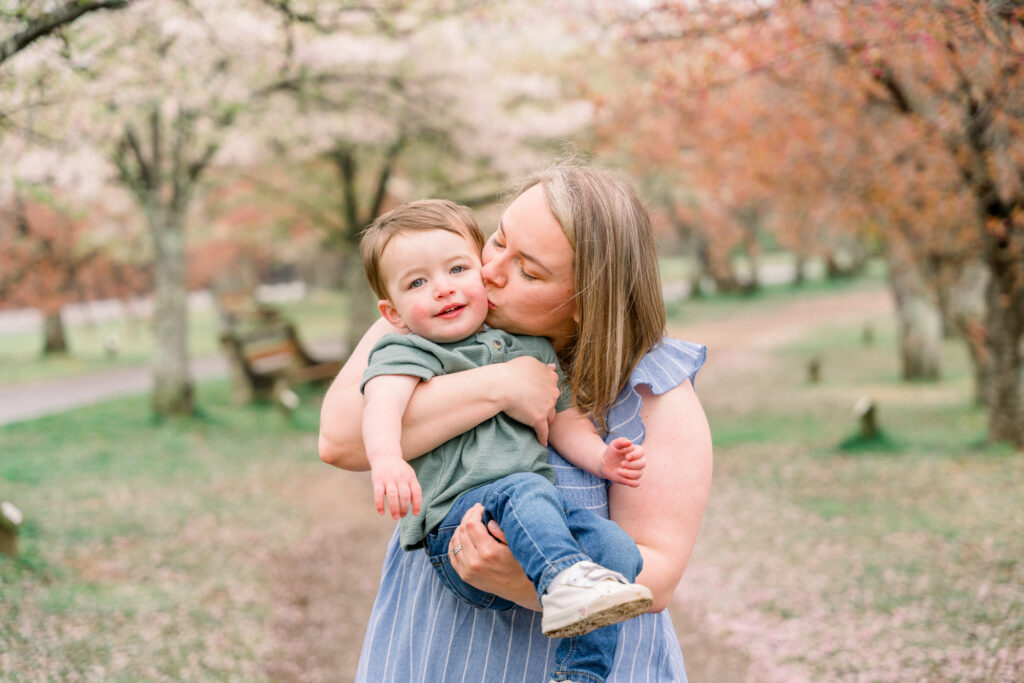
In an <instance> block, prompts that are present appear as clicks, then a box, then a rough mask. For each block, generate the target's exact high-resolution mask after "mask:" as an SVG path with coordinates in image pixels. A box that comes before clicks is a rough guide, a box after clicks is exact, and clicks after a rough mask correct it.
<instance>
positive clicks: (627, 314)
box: [517, 163, 665, 432]
mask: <svg viewBox="0 0 1024 683" xmlns="http://www.w3.org/2000/svg"><path fill="white" fill-rule="evenodd" d="M534 185H540V186H542V187H543V189H544V196H545V198H546V199H547V203H548V207H549V208H550V209H551V213H552V214H554V216H555V219H556V220H557V221H558V223H559V225H561V226H562V230H563V232H565V236H566V237H567V238H568V239H569V244H571V245H572V247H573V249H574V250H575V255H574V257H573V271H574V282H575V286H576V295H575V296H576V298H575V303H576V313H577V315H578V317H579V322H578V324H577V327H576V335H575V338H574V339H573V341H572V343H570V344H569V345H568V346H567V347H566V348H565V349H563V350H562V351H560V354H559V355H560V360H561V361H562V365H563V369H564V370H565V373H566V375H567V376H568V377H569V381H570V386H571V388H572V396H573V400H574V402H575V403H576V405H577V407H578V408H579V409H580V411H581V412H582V413H583V414H585V415H587V416H588V417H590V418H591V419H593V420H594V421H595V422H596V423H597V424H598V427H599V428H600V429H601V431H603V432H607V431H608V428H607V423H606V421H605V417H606V414H607V412H608V409H609V408H611V406H612V404H613V403H614V402H615V398H616V397H617V396H618V394H619V392H620V391H622V388H623V387H624V386H625V385H626V381H627V379H628V378H629V375H630V373H631V372H632V371H633V369H634V368H635V367H636V365H637V363H639V362H640V359H641V358H642V357H643V356H644V354H646V353H647V352H648V351H649V350H650V349H651V348H652V347H653V346H654V345H655V344H657V343H658V342H659V341H660V340H661V338H662V337H663V336H664V334H665V305H664V302H663V300H662V295H661V278H660V276H659V274H658V254H657V248H656V246H655V241H654V235H653V232H652V230H651V219H650V214H649V213H648V212H647V208H646V207H645V206H644V204H643V202H642V201H640V198H639V197H638V196H637V194H636V192H635V191H634V190H633V188H632V186H631V185H630V184H629V182H628V181H626V180H625V179H624V178H622V177H621V176H619V175H617V174H615V173H613V172H611V171H607V170H603V169H598V168H595V167H592V166H582V165H579V164H575V163H560V164H557V165H555V166H551V167H549V168H546V169H544V170H541V171H539V172H537V173H535V174H533V175H531V176H529V177H527V178H526V179H525V180H524V181H523V183H522V184H521V185H520V186H519V187H518V190H517V196H518V195H519V194H522V193H523V192H525V191H526V190H528V189H530V188H531V187H533V186H534Z"/></svg>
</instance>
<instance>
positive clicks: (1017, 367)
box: [0, 0, 1024, 444]
mask: <svg viewBox="0 0 1024 683" xmlns="http://www.w3.org/2000/svg"><path fill="white" fill-rule="evenodd" d="M100 5H104V6H107V7H120V9H117V11H110V12H98V11H91V12H86V13H83V14H81V15H79V16H78V17H76V18H75V20H74V23H73V24H72V23H71V19H68V20H67V22H65V23H63V24H53V27H52V28H51V29H49V33H46V32H45V31H44V32H41V33H39V37H37V38H35V39H34V40H33V41H30V42H26V41H25V40H24V39H19V40H20V41H21V42H18V40H16V41H14V42H12V37H15V36H19V35H23V34H25V35H27V34H26V31H27V30H28V28H29V27H30V26H32V25H33V21H34V19H33V17H35V18H38V16H40V12H41V10H40V9H39V8H44V7H45V8H52V9H53V12H54V13H56V12H57V11H58V10H65V11H69V10H70V8H71V7H72V6H75V7H76V8H77V9H81V8H84V7H86V6H89V7H91V8H92V9H94V10H95V9H99V8H100ZM33 8H35V13H34V14H33V13H32V12H29V11H28V10H31V9H33ZM77 9H76V11H77ZM1022 12H1024V10H1022V9H1021V3H1017V2H1006V1H999V2H996V1H995V0H990V1H987V2H975V1H971V0H942V1H941V2H937V3H936V2H927V3H926V2H922V1H920V0H884V1H880V2H875V3H860V2H853V1H852V0H816V1H815V2H810V3H808V2H798V1H797V0H782V1H780V2H777V3H773V4H771V5H768V6H766V5H764V3H759V2H731V3H720V2H697V3H694V2H660V3H636V2H627V1H625V0H601V1H599V2H568V3H559V4H558V6H557V7H555V8H552V7H550V6H546V5H545V4H544V3H540V2H536V1H534V0H508V1H507V2H499V3H480V2H476V1H473V0H421V1H418V2H412V3H409V2H397V1H389V0H383V1H381V2H375V3H369V4H365V5H346V4H338V3H335V2H327V1H326V0H230V1H221V2H214V1H213V0H194V1H192V2H189V3H179V2H164V3H157V2H153V1H152V0H136V1H135V2H124V3H115V2H111V3H98V2H97V3H58V5H52V4H44V3H36V4H31V3H29V4H26V3H20V4H19V5H18V9H8V10H4V11H0V21H2V22H3V23H0V40H2V41H4V42H3V43H2V44H3V45H5V46H7V45H15V44H18V45H22V47H20V48H19V51H18V52H17V53H15V52H10V53H7V52H0V54H4V55H6V56H5V57H4V59H5V60H6V61H3V62H0V92H2V93H3V98H4V99H3V103H2V104H0V112H2V119H0V151H2V152H3V154H2V158H4V159H5V160H10V161H5V162H4V164H3V165H2V169H0V199H2V203H3V205H4V206H6V207H15V208H14V209H11V210H8V211H7V212H6V213H5V214H4V215H5V216H6V218H5V219H4V223H3V226H2V229H3V230H5V231H6V232H5V233H4V234H5V235H6V238H5V239H7V240H8V242H9V243H11V244H13V242H14V241H16V240H27V239H28V233H27V232H26V231H25V230H24V229H22V230H21V231H20V232H19V230H17V229H14V227H12V226H17V225H22V226H24V222H22V223H20V224H19V223H18V221H17V219H16V218H15V216H17V215H18V210H15V209H16V207H17V206H19V205H18V201H19V200H18V197H20V196H24V195H25V193H26V192H27V188H30V187H32V188H45V192H46V194H47V195H48V196H51V197H52V198H53V201H52V202H50V205H51V206H62V207H77V208H76V210H77V211H85V212H86V213H91V212H97V215H117V216H119V217H121V218H120V219H119V220H120V222H121V227H120V230H121V233H120V234H121V237H122V238H123V242H124V243H134V240H136V239H137V237H138V235H139V234H140V230H144V232H145V233H146V234H148V240H147V241H148V244H149V246H147V247H146V249H145V251H144V253H145V254H146V255H147V258H149V259H150V260H151V266H152V274H153V275H152V277H153V283H154V285H153V286H154V290H153V295H154V298H155V302H156V308H157V311H156V313H155V316H154V321H155V325H156V326H157V331H156V341H157V350H156V352H155V355H154V360H153V366H154V377H155V379H156V384H155V386H156V390H155V392H154V409H155V410H156V412H158V413H177V412H181V413H190V412H191V411H192V410H193V406H192V401H191V388H190V384H189V374H188V354H187V349H186V348H185V344H184V339H185V337H184V334H185V330H186V329H187V309H186V305H185V301H186V294H187V292H188V291H189V289H195V288H204V287H207V286H209V285H210V284H211V281H212V280H213V279H214V278H215V277H216V276H218V275H223V274H224V273H225V272H233V271H237V270H241V269H243V268H246V267H248V268H250V269H252V270H253V271H254V272H256V273H257V275H258V279H260V280H264V281H265V280H267V279H268V278H272V277H283V276H284V274H287V275H288V276H289V277H298V278H301V279H303V280H304V281H306V282H307V283H309V284H311V285H314V286H332V287H343V288H344V289H345V290H346V292H347V302H348V303H347V305H348V309H347V311H344V312H342V311H339V315H343V316H344V317H345V318H346V320H347V321H348V323H349V324H348V330H349V331H348V333H347V335H346V336H347V340H346V343H347V344H348V345H349V347H351V345H352V344H354V342H355V340H356V339H357V338H358V336H359V334H360V332H361V331H362V330H363V329H365V327H366V325H367V324H369V321H370V320H372V316H373V306H372V303H373V301H372V297H371V295H370V294H369V291H368V289H367V287H366V286H365V284H364V282H363V277H362V273H361V268H360V267H359V264H358V260H357V257H356V255H355V254H356V251H355V249H354V245H355V243H356V241H357V237H358V233H359V231H360V230H361V229H362V228H363V227H365V226H366V225H367V224H368V223H369V222H370V221H371V220H372V219H373V218H374V217H375V216H376V215H378V214H379V213H380V212H381V211H384V210H386V209H388V208H390V207H391V206H393V205H395V204H397V203H400V202H402V201H406V200H408V199H413V198H417V197H423V196H430V195H433V196H446V197H450V198H452V199H455V200H457V201H461V202H464V203H467V204H469V205H471V206H473V207H475V208H479V209H480V210H481V214H480V215H481V220H482V222H483V223H484V224H485V226H486V225H487V223H488V221H492V220H493V211H494V210H495V209H494V207H493V205H494V202H495V200H496V199H497V198H498V197H499V196H500V192H501V191H502V189H503V188H504V185H505V183H506V182H507V180H508V178H510V177H514V176H515V175H517V174H519V173H521V172H523V171H524V170H526V169H529V168H530V167H532V166H534V165H536V164H538V163H541V162H542V161H543V160H544V159H547V158H550V157H552V156H554V155H557V154H558V153H559V152H560V151H561V150H563V149H564V148H565V147H566V146H571V147H573V148H575V149H579V150H582V151H584V152H586V153H590V154H592V155H593V156H595V157H596V158H597V160H598V161H600V162H603V163H606V164H609V165H613V166H617V167H621V168H623V169H626V170H627V171H628V172H629V173H631V174H632V175H633V176H634V178H635V179H636V180H637V182H638V183H639V184H640V185H641V186H642V187H643V190H644V194H645V196H646V197H648V199H649V200H650V202H651V204H652V209H653V211H654V215H655V219H656V222H657V225H658V227H659V230H660V231H661V235H662V237H663V238H664V241H665V243H666V244H669V243H671V244H672V245H673V246H674V248H675V249H677V250H678V251H679V252H680V253H681V256H682V258H683V259H685V260H686V261H687V262H688V263H689V267H688V269H687V274H686V277H687V279H688V282H687V285H686V288H687V289H688V290H690V291H692V292H694V293H696V294H699V293H701V292H703V291H719V292H747V293H753V292H756V291H757V290H758V288H759V287H760V286H761V279H760V278H761V277H762V275H763V273H764V270H765V269H764V268H763V267H761V260H762V259H763V258H764V253H765V251H766V250H776V251H777V250H785V251H786V252H788V253H789V254H790V255H791V263H792V264H793V267H792V270H793V277H794V280H795V281H796V282H797V283H799V282H800V281H802V279H803V277H804V275H805V273H806V272H807V265H808V264H809V263H811V262H816V263H822V264H824V270H825V272H826V274H827V276H829V277H844V276H847V275H850V274H855V273H857V272H859V271H860V269H862V268H863V267H864V265H865V264H866V263H867V262H868V260H869V259H870V258H872V257H875V256H880V257H882V258H884V260H885V262H886V264H887V270H888V274H889V284H890V287H891V289H892V293H893V299H894V302H895V304H896V310H897V314H898V317H899V326H898V329H899V331H900V350H899V353H900V358H901V362H902V368H903V375H904V377H905V378H907V379H913V380H931V381H934V380H937V379H938V378H940V377H941V371H942V369H941V367H940V361H939V352H938V350H939V342H940V340H941V336H942V335H943V334H945V335H956V336H957V337H959V338H961V339H963V340H964V343H965V348H966V349H967V353H968V354H969V357H970V358H971V360H972V363H973V367H974V377H975V389H974V398H975V399H976V400H977V401H979V402H981V403H984V404H986V405H987V409H988V411H989V415H990V420H989V436H990V438H991V439H992V440H997V441H1010V442H1013V443H1016V444H1021V443H1024V419H1022V401H1021V369H1022V366H1021V345H1022V341H1024V337H1022V335H1024V304H1022V303H1021V302H1022V301H1024V297H1022V296H1021V291H1020V288H1021V287H1022V286H1024V285H1022V282H1024V256H1022V251H1024V236H1022V230H1024V228H1022V220H1024V212H1022V200H1024V148H1022V144H1024V143H1022V142H1021V135H1020V133H1021V130H1020V128H1021V116H1022V111H1024V107H1022V105H1024V102H1022V101H1021V97H1022V95H1021V93H1022V92H1024V90H1022V88H1021V87H1020V85H1021V83H1020V79H1021V66H1020V65H1021V57H1022V51H1024V42H1022V41H1024V28H1022V18H1024V15H1022ZM67 16H70V15H67ZM40 25H42V24H40ZM43 36H49V38H47V39H42V37H43ZM4 49H5V50H9V48H4ZM15 54H16V57H12V55H15ZM33 191H35V190H33ZM129 200H130V202H131V203H133V204H134V207H135V210H134V215H133V216H132V215H130V214H131V212H129V213H126V212H125V211H124V207H125V206H126V202H128V201H129ZM22 213H24V212H22ZM73 213H74V212H73ZM76 215H77V214H76ZM72 223H75V222H74V221H71V222H68V221H64V222H61V221H59V220H58V221H57V223H55V224H61V225H64V226H65V229H66V230H68V231H72V230H71V225H72ZM80 223H81V226H80V227H79V228H77V229H76V230H77V234H81V235H85V234H87V233H91V232H94V231H97V234H100V235H102V236H103V239H99V238H91V239H85V238H84V237H82V238H76V239H81V240H84V241H83V242H82V243H83V244H84V243H88V244H90V245H93V246H96V245H100V244H103V245H105V246H104V247H103V249H104V250H105V252H104V258H106V259H107V260H108V261H109V262H111V263H113V262H114V261H113V260H110V259H109V258H108V257H107V255H106V254H107V253H108V252H109V253H111V254H112V253H114V252H118V249H117V247H116V244H117V241H118V240H116V239H114V240H112V239H111V237H112V236H113V235H114V234H115V232H116V231H111V230H110V225H111V221H110V220H102V221H98V222H97V221H94V220H89V219H86V220H83V221H80ZM97 223H99V224H104V225H106V226H107V227H106V228H104V229H103V230H100V229H98V228H95V229H94V228H90V227H89V226H90V225H93V224H97ZM75 224H77V223H75ZM186 236H187V237H186ZM26 243H27V242H26ZM19 248H20V249H22V252H21V253H28V252H27V251H25V249H26V247H19ZM121 252H123V249H122V250H121ZM11 253H14V252H13V251H12V252H11ZM77 253H79V254H84V253H86V251H80V252H77ZM122 257H123V253H120V256H119V258H122ZM24 258H28V257H27V256H25V257H22V260H24ZM115 260H116V259H115ZM122 260H123V258H122ZM246 264H248V265H246ZM218 265H219V266H220V267H219V268H218V267H217V266H218ZM189 267H191V268H192V274H191V275H189V274H188V272H187V271H188V268H189ZM218 271H219V273H218ZM9 272H10V275H9V276H8V277H7V279H8V280H11V279H18V278H16V277H14V275H13V273H14V272H15V271H13V270H12V271H9ZM275 273H276V275H275ZM97 295H99V294H97ZM13 301H14V299H13V298H6V297H5V303H6V304H7V305H13V304H12V302H13ZM18 301H19V304H18V305H36V306H38V307H43V305H42V303H41V300H40V302H36V303H35V304H30V302H28V301H26V300H25V299H24V298H21V299H19V300H18Z"/></svg>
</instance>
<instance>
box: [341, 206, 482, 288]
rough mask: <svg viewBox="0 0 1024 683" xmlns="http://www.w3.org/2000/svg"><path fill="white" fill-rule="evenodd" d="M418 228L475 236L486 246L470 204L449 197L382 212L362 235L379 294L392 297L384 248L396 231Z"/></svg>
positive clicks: (369, 276)
mask: <svg viewBox="0 0 1024 683" xmlns="http://www.w3.org/2000/svg"><path fill="white" fill-rule="evenodd" d="M416 230H447V231H448V232H454V233H455V234H457V235H461V236H462V237H465V238H466V239H468V240H471V241H472V242H473V243H474V244H475V245H476V249H477V253H479V252H480V251H481V250H482V249H483V248H484V233H483V232H482V231H481V230H480V226H479V225H477V223H476V219H475V218H473V212H472V211H471V210H470V209H469V207H468V206H463V205H462V204H456V203H455V202H452V201H448V200H447V199H420V200H417V201H414V202H407V203H405V204H402V205H401V206H399V207H396V208H394V209H392V210H391V211H388V212H387V213H384V214H381V215H380V216H378V217H377V220H375V221H374V222H373V223H371V224H370V226H369V227H368V228H366V230H363V232H362V233H360V235H359V252H360V254H361V255H362V257H363V268H364V269H365V270H366V279H367V280H369V282H370V287H372V288H373V293H374V294H376V295H377V297H378V298H380V299H387V298H389V297H388V288H387V282H386V280H387V278H386V274H385V273H384V272H382V269H381V257H382V256H383V255H384V249H385V248H386V247H387V246H388V242H390V241H391V238H392V237H394V236H395V235H400V234H402V233H404V232H412V231H416Z"/></svg>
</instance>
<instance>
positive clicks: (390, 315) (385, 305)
mask: <svg viewBox="0 0 1024 683" xmlns="http://www.w3.org/2000/svg"><path fill="white" fill-rule="evenodd" d="M377 310H378V311H380V314H381V315H382V316H384V319H385V320H387V321H388V322H389V323H391V325H392V326H394V327H397V328H398V329H400V330H402V331H403V332H408V331H409V328H408V327H407V326H406V324H405V321H404V320H403V319H402V316H401V315H400V314H399V313H398V309H397V308H395V307H394V306H392V305H391V302H390V301H388V300H387V299H381V300H380V301H378V302H377Z"/></svg>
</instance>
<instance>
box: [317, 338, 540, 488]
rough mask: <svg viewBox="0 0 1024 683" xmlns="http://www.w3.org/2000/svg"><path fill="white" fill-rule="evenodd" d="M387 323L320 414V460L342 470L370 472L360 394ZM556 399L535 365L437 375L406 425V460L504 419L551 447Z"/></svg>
mask: <svg viewBox="0 0 1024 683" xmlns="http://www.w3.org/2000/svg"><path fill="white" fill-rule="evenodd" d="M394 331H395V328H393V327H391V326H390V325H389V324H388V323H387V321H386V320H384V319H381V320H379V321H377V322H376V323H374V325H373V326H372V327H370V329H369V330H367V332H366V334H365V335H363V338H362V339H361V340H360V342H359V344H358V345H357V346H356V348H355V350H353V352H352V355H351V356H349V358H348V360H347V361H346V362H345V366H344V367H343V368H342V369H341V372H340V373H338V376H337V377H336V378H335V379H334V382H333V383H332V384H331V387H330V389H328V390H327V395H326V396H325V397H324V402H323V406H322V407H321V410H320V444H319V450H320V458H321V459H322V460H323V461H324V462H326V463H329V464H331V465H334V466H336V467H340V468H341V469H344V470H353V471H360V470H366V469H368V467H369V464H368V463H367V461H366V450H365V448H364V445H363V437H362V420H363V395H362V394H361V393H360V392H359V385H360V383H361V381H362V376H363V372H364V371H365V370H366V365H367V361H368V359H369V355H370V351H371V350H372V348H373V345H374V344H376V343H377V341H378V340H379V339H380V338H381V337H382V336H384V335H385V334H387V333H388V332H394ZM557 398H558V381H557V376H556V375H555V371H554V370H553V369H552V368H551V367H549V366H546V365H544V364H543V363H541V362H540V361H538V360H537V359H535V358H530V357H527V356H522V357H519V358H515V359H513V360H511V361H507V362H505V363H497V364H494V365H485V366H483V367H480V368H475V369H472V370H465V371H463V372H455V373H452V374H449V375H439V376H437V377H434V378H433V379H431V380H430V381H429V382H421V383H420V384H419V385H418V386H417V387H416V390H415V391H414V392H413V395H412V399H411V400H410V401H409V405H408V407H407V408H406V411H405V415H404V417H403V419H402V454H403V456H404V457H405V459H406V460H410V459H412V458H416V457H419V456H421V455H423V454H424V453H426V452H428V451H430V450H432V449H434V448H437V447H438V446H440V445H441V444H443V443H444V442H446V441H448V440H449V439H452V438H454V437H456V436H458V435H459V434H462V433H464V432H467V431H469V430H470V429H472V428H473V427H475V426H476V425H478V424H480V423H481V422H483V421H485V420H487V419H489V418H491V417H494V416H495V415H497V414H498V413H500V412H503V411H504V412H505V413H507V414H508V415H509V416H510V417H512V418H513V419H515V420H518V421H519V422H522V423H523V424H525V425H528V426H530V427H532V428H533V429H534V430H535V431H536V432H537V434H538V439H540V441H541V443H547V427H548V420H549V419H550V417H551V416H553V414H554V405H555V401H556V399H557Z"/></svg>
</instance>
